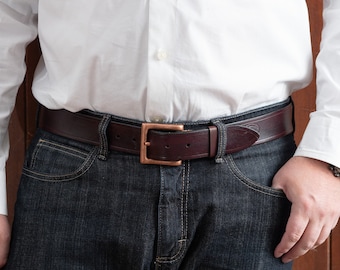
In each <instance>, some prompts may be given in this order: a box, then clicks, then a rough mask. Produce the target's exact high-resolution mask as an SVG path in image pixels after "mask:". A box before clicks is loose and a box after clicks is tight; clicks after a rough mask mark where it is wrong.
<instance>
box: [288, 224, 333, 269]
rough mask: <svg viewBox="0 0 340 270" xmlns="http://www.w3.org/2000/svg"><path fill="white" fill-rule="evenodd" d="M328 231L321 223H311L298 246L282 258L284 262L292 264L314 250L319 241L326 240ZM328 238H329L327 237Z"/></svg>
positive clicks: (297, 243)
mask: <svg viewBox="0 0 340 270" xmlns="http://www.w3.org/2000/svg"><path fill="white" fill-rule="evenodd" d="M325 235H326V230H325V231H324V230H323V226H321V225H320V223H319V222H310V223H309V224H308V226H307V228H306V230H305V231H304V233H303V235H302V237H301V238H300V240H299V241H297V242H296V244H295V245H294V246H293V247H292V248H291V249H290V250H289V251H288V252H287V253H286V254H284V255H283V257H282V262H284V263H287V262H290V261H292V260H294V259H296V258H298V257H300V256H302V255H304V254H306V253H307V252H308V251H309V250H311V249H314V248H315V247H316V246H317V245H318V244H317V243H318V241H319V239H320V241H321V240H325ZM326 238H327V237H326Z"/></svg>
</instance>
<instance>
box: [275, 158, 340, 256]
mask: <svg viewBox="0 0 340 270" xmlns="http://www.w3.org/2000/svg"><path fill="white" fill-rule="evenodd" d="M273 188H277V189H282V190H283V192H284V193H285V194H286V196H287V198H288V199H289V200H290V201H291V203H292V208H291V213H290V217H289V219H288V223H287V225H286V231H285V233H284V235H283V237H282V239H281V242H280V243H279V245H278V246H277V247H276V249H275V252H274V255H275V257H277V258H280V257H282V261H283V262H284V263H287V262H290V261H292V260H294V259H296V258H298V257H299V256H301V255H303V254H305V253H307V252H308V251H309V250H311V249H315V248H316V247H317V246H319V245H321V244H322V243H323V242H324V241H326V240H327V238H328V236H329V235H330V233H331V230H332V229H333V228H334V227H335V226H336V224H337V222H338V220H339V216H340V179H339V178H336V177H334V175H333V174H332V172H331V171H330V170H329V169H328V165H327V164H326V163H324V162H322V161H318V160H314V159H310V158H305V157H293V158H291V159H290V160H289V161H288V162H287V163H286V164H285V165H284V166H283V167H282V168H281V169H280V170H279V171H278V173H277V174H276V175H275V177H274V179H273Z"/></svg>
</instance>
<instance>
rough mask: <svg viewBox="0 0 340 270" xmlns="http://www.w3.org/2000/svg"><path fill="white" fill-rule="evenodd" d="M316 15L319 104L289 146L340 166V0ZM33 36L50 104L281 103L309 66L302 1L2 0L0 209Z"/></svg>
mask: <svg viewBox="0 0 340 270" xmlns="http://www.w3.org/2000/svg"><path fill="white" fill-rule="evenodd" d="M38 13H39V14H38ZM38 15H39V16H38ZM324 15H325V16H324V19H325V22H326V24H325V28H324V32H323V43H322V46H321V53H320V56H319V58H318V100H317V107H318V111H317V112H315V113H313V114H312V117H311V121H310V124H309V125H308V128H307V131H306V134H305V136H304V138H303V140H302V142H301V144H300V146H299V148H298V150H297V152H296V155H302V156H308V157H312V158H317V159H321V160H324V161H326V162H329V163H332V164H334V165H337V166H340V158H339V157H340V147H339V146H337V141H338V138H340V75H339V70H340V27H339V25H340V1H339V0H324ZM38 17H39V24H38ZM37 34H39V39H40V43H41V49H42V54H43V57H42V58H41V61H40V62H39V64H38V67H37V70H36V74H35V79H34V83H33V93H34V96H35V97H36V98H37V100H38V101H39V102H40V103H42V104H44V105H45V106H46V107H48V108H51V109H59V108H64V109H67V110H70V111H79V110H81V109H85V108H86V109H90V110H94V111H100V112H106V113H111V114H114V115H119V116H123V117H127V118H132V119H139V120H143V121H164V122H172V121H180V120H191V121H195V120H203V119H211V118H214V117H217V116H224V115H231V114H235V113H240V112H243V111H246V110H250V109H254V108H257V107H261V106H264V105H268V104H272V103H275V102H279V101H282V100H284V99H286V98H287V97H288V96H290V95H291V93H292V92H293V91H295V90H298V89H301V88H303V87H305V86H306V85H307V84H308V83H309V82H310V80H311V75H312V66H313V63H312V53H311V42H310V31H309V21H308V10H307V6H306V2H305V1H304V0H276V1H273V0H228V1H227V0H215V1H207V0H194V1H193V0H181V1H178V0H166V1H159V0H123V1H121V0H92V1H83V0H72V1H66V0H57V1H51V0H40V1H39V0H0V213H6V203H5V201H6V196H5V194H6V193H5V162H6V159H7V155H8V147H9V143H8V136H7V126H8V120H9V117H10V113H11V111H12V110H13V107H14V103H15V97H16V93H17V89H18V86H19V85H20V84H21V82H22V80H23V77H24V74H25V66H24V54H25V46H26V45H27V44H28V43H29V42H30V41H32V40H33V39H34V38H35V37H36V36H37Z"/></svg>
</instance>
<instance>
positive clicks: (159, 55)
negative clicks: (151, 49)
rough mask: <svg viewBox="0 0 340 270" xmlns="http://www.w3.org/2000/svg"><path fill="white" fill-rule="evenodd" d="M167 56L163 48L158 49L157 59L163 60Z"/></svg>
mask: <svg viewBox="0 0 340 270" xmlns="http://www.w3.org/2000/svg"><path fill="white" fill-rule="evenodd" d="M167 58H168V54H167V52H166V51H165V50H161V49H160V50H158V52H157V59H158V60H159V61H164V60H166V59H167Z"/></svg>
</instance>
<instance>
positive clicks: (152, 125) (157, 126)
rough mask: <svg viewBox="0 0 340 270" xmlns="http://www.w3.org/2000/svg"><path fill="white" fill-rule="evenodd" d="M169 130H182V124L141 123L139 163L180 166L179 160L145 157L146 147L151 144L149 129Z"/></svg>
mask: <svg viewBox="0 0 340 270" xmlns="http://www.w3.org/2000/svg"><path fill="white" fill-rule="evenodd" d="M151 129H153V130H160V131H161V130H170V131H182V130H184V126H183V125H176V124H158V123H143V124H142V127H141V143H140V163H141V164H154V165H166V166H180V165H181V164H182V161H181V160H176V161H165V160H156V159H151V158H148V157H147V152H148V151H147V148H148V147H149V146H150V145H151V143H150V142H148V141H147V140H148V138H147V137H148V132H149V130H151Z"/></svg>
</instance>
